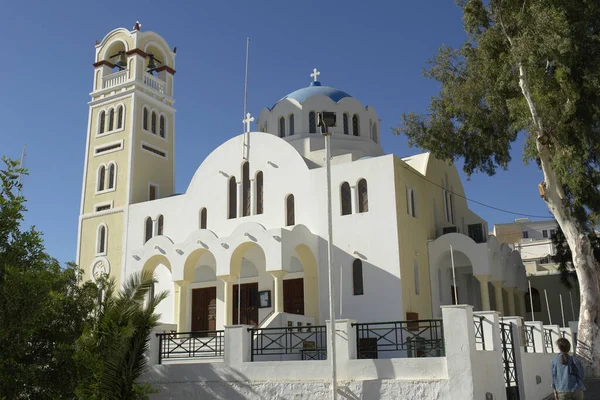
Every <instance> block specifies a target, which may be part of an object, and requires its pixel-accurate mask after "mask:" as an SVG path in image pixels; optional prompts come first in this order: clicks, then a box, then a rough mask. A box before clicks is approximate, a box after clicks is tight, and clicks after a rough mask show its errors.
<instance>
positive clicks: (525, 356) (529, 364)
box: [521, 352, 555, 399]
mask: <svg viewBox="0 0 600 400" xmlns="http://www.w3.org/2000/svg"><path fill="white" fill-rule="evenodd" d="M554 356H555V354H547V353H525V352H522V353H521V360H522V364H521V366H522V368H521V373H522V374H523V383H524V392H525V398H526V399H544V398H545V397H546V396H548V395H550V394H552V376H551V375H550V360H552V357H554ZM538 377H539V379H540V383H538V382H537V379H538Z"/></svg>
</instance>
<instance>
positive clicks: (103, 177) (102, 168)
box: [98, 165, 106, 192]
mask: <svg viewBox="0 0 600 400" xmlns="http://www.w3.org/2000/svg"><path fill="white" fill-rule="evenodd" d="M105 180H106V167H105V166H104V165H101V166H100V168H98V192H101V191H103V190H104V181H105Z"/></svg>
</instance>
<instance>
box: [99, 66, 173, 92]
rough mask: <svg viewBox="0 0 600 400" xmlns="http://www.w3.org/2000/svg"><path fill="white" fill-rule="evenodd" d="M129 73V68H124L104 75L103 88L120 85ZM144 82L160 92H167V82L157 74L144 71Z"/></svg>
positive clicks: (125, 80)
mask: <svg viewBox="0 0 600 400" xmlns="http://www.w3.org/2000/svg"><path fill="white" fill-rule="evenodd" d="M128 74H129V70H126V69H124V70H122V71H119V72H115V73H114V74H110V75H107V76H105V77H103V78H102V89H110V88H112V87H116V86H119V85H121V84H123V83H125V82H127V80H128V76H129V75H128ZM142 82H143V83H144V85H146V86H147V87H149V88H150V89H152V90H154V91H156V92H158V93H160V94H166V93H167V90H166V89H167V84H166V82H165V81H163V80H162V79H160V78H157V77H156V76H153V75H150V74H149V73H147V72H144V75H143V77H142Z"/></svg>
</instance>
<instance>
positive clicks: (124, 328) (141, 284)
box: [75, 272, 168, 400]
mask: <svg viewBox="0 0 600 400" xmlns="http://www.w3.org/2000/svg"><path fill="white" fill-rule="evenodd" d="M100 282H101V283H100V287H101V290H102V292H101V293H102V296H101V297H102V299H101V300H99V301H98V307H97V311H96V317H95V318H94V319H93V320H92V321H91V322H92V323H91V324H89V325H88V326H87V327H86V331H85V333H84V335H82V337H81V338H80V340H79V342H78V344H79V350H78V352H77V354H76V357H75V358H76V360H77V364H78V365H79V368H80V382H79V385H78V387H77V395H78V397H79V398H84V399H94V400H105V399H106V400H113V399H114V400H117V399H118V400H134V399H145V398H147V396H146V395H147V394H148V393H151V392H152V389H151V388H150V386H149V385H144V384H140V383H139V382H138V380H139V378H140V376H141V375H142V374H143V373H144V371H145V369H146V352H147V351H148V346H149V341H150V334H151V332H152V329H153V328H154V327H156V325H157V323H158V319H159V315H158V314H156V313H155V310H156V307H157V306H158V304H159V303H160V302H161V301H162V300H163V299H165V298H166V297H167V295H168V293H167V292H161V293H159V294H157V295H154V294H153V287H154V284H155V283H156V280H155V279H154V277H153V275H152V273H150V272H143V273H141V274H131V275H130V276H129V278H128V280H127V282H125V283H124V284H123V287H122V289H121V290H120V291H119V293H118V294H116V293H115V281H114V280H106V279H103V280H101V281H100Z"/></svg>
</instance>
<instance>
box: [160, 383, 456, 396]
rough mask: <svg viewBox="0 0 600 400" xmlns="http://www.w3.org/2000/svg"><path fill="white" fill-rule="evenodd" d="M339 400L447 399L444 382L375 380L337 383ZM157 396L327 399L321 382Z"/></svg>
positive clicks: (172, 387) (173, 389) (196, 386)
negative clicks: (338, 384)
mask: <svg viewBox="0 0 600 400" xmlns="http://www.w3.org/2000/svg"><path fill="white" fill-rule="evenodd" d="M339 387H340V389H339V398H340V399H352V400H354V399H382V400H397V399H428V400H429V399H430V400H445V399H447V398H448V397H447V381H442V380H426V381H409V380H375V381H349V382H340V386H339ZM156 388H158V389H159V390H160V392H159V393H158V394H155V395H151V396H150V399H156V400H159V399H160V400H163V399H164V400H167V399H192V398H195V399H202V398H206V399H215V400H221V399H222V400H231V399H248V400H264V399H278V400H298V399H302V400H313V399H314V400H321V399H327V398H330V397H331V386H330V383H329V382H325V381H312V382H305V381H303V382H300V381H286V382H248V383H246V382H216V383H210V384H209V383H206V382H201V381H195V382H189V381H185V382H177V383H166V384H158V385H156Z"/></svg>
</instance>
